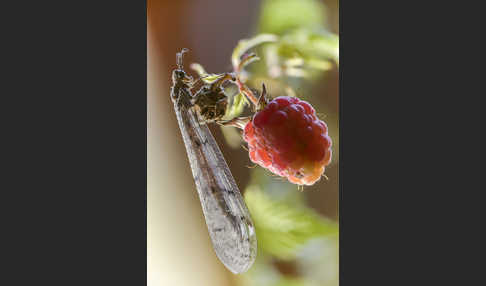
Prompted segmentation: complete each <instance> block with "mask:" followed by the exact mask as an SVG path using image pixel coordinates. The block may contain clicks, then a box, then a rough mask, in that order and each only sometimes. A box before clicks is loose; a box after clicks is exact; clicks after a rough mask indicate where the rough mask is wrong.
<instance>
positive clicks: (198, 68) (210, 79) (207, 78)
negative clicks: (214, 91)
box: [190, 63, 225, 84]
mask: <svg viewBox="0 0 486 286" xmlns="http://www.w3.org/2000/svg"><path fill="white" fill-rule="evenodd" d="M190 67H191V69H192V70H194V71H195V72H196V73H197V74H198V75H199V77H200V78H201V80H202V81H203V82H204V83H207V84H211V83H214V82H216V81H217V80H218V79H221V78H223V77H224V76H225V75H224V74H208V73H207V72H206V70H205V69H204V67H203V66H202V65H200V64H198V63H192V64H191V66H190Z"/></svg>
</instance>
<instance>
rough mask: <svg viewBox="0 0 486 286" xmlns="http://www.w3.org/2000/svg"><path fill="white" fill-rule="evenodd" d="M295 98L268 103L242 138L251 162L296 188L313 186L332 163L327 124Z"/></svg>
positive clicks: (309, 106)
mask: <svg viewBox="0 0 486 286" xmlns="http://www.w3.org/2000/svg"><path fill="white" fill-rule="evenodd" d="M315 113H316V112H315V110H314V108H312V106H311V105H310V104H309V103H307V102H305V101H303V100H300V99H298V98H297V97H288V96H280V97H277V98H275V99H273V100H272V101H270V102H269V103H268V104H267V106H265V108H264V109H263V110H261V111H259V112H257V113H256V114H255V116H254V117H253V119H252V121H250V122H248V124H246V126H245V129H244V133H243V138H244V140H245V141H246V142H247V143H248V147H249V152H250V159H251V161H252V162H254V163H257V164H258V165H260V166H262V167H264V168H267V169H268V170H270V171H271V172H272V173H274V174H277V175H279V176H282V177H286V178H287V179H288V180H289V181H290V182H292V183H294V184H298V185H313V184H314V183H315V182H317V181H318V180H319V179H320V178H321V175H322V173H324V169H325V167H326V166H327V165H329V163H330V161H331V153H332V152H331V138H330V137H329V136H328V134H327V126H326V123H324V122H323V121H321V120H319V119H318V118H317V117H316V115H315Z"/></svg>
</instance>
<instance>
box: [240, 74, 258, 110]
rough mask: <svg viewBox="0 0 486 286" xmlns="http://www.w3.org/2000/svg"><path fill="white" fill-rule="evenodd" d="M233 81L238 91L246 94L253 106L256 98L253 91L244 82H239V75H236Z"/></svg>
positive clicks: (256, 100) (255, 103)
mask: <svg viewBox="0 0 486 286" xmlns="http://www.w3.org/2000/svg"><path fill="white" fill-rule="evenodd" d="M235 83H236V85H237V86H238V89H239V90H240V92H241V93H243V94H244V95H245V96H246V98H248V99H249V100H250V101H251V102H252V103H253V104H254V105H255V106H257V105H258V98H256V96H255V95H254V94H253V92H252V91H251V90H250V89H249V88H248V87H247V86H246V85H245V84H244V83H242V82H241V80H240V77H239V76H236V81H235Z"/></svg>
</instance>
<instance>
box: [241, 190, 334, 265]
mask: <svg viewBox="0 0 486 286" xmlns="http://www.w3.org/2000/svg"><path fill="white" fill-rule="evenodd" d="M245 201H246V203H247V205H248V208H249V210H250V213H251V216H252V219H253V222H254V224H255V228H256V233H257V238H258V248H259V249H260V248H261V250H262V251H263V252H266V253H269V254H271V255H273V256H275V257H277V258H279V259H282V260H290V259H294V258H295V257H296V255H297V253H298V251H299V250H301V248H302V247H303V246H304V245H305V244H306V243H307V242H308V241H309V240H310V239H312V238H316V237H323V236H328V235H337V234H338V225H337V223H335V222H333V221H330V220H327V219H325V218H323V217H321V216H319V215H318V214H317V213H316V212H314V211H313V210H312V209H309V208H307V207H305V206H302V205H298V206H296V205H292V204H289V203H285V202H279V201H273V200H272V199H270V197H268V196H267V195H265V194H264V193H263V192H262V191H261V190H260V189H259V188H258V187H256V186H250V187H249V188H248V189H247V190H246V192H245Z"/></svg>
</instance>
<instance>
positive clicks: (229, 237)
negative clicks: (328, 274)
mask: <svg viewBox="0 0 486 286" xmlns="http://www.w3.org/2000/svg"><path fill="white" fill-rule="evenodd" d="M184 52H186V49H183V50H182V51H181V52H180V53H177V56H176V59H177V69H175V70H174V71H173V73H172V82H173V85H172V87H171V98H172V101H173V103H174V109H175V113H176V116H177V121H178V123H179V128H180V130H181V134H182V138H183V140H184V145H185V147H186V151H187V156H188V158H189V162H190V165H191V170H192V174H193V177H194V181H195V183H196V188H197V192H198V195H199V199H200V202H201V206H202V210H203V213H204V218H205V220H206V224H207V227H208V231H209V235H210V237H211V241H212V244H213V248H214V251H215V252H216V255H217V257H218V258H219V259H220V261H221V262H222V263H223V264H224V265H225V266H226V267H227V268H228V269H229V270H230V271H231V272H233V273H236V274H237V273H242V272H246V271H247V270H248V269H249V268H250V267H251V265H252V264H253V262H254V261H255V258H256V253H257V240H256V234H255V228H254V225H253V222H252V220H251V217H250V213H249V211H248V208H247V206H246V204H245V202H244V200H243V197H242V195H241V193H240V191H239V189H238V186H237V185H236V182H235V180H234V178H233V176H232V174H231V171H230V170H229V168H228V165H227V164H226V161H225V160H224V157H223V155H222V153H221V151H220V149H219V147H218V145H217V143H216V141H215V140H214V137H213V136H212V134H211V132H210V131H209V129H208V127H207V125H206V124H204V123H206V122H220V121H222V117H223V116H224V114H225V112H226V108H227V105H228V98H227V97H226V95H225V94H224V92H223V88H222V85H223V83H225V82H226V81H228V80H234V78H233V76H232V74H229V73H228V74H224V75H222V76H221V77H219V78H218V79H217V80H216V81H214V82H212V83H210V84H204V85H203V86H202V87H201V88H200V89H199V91H198V92H197V93H196V94H195V95H194V96H193V95H192V92H191V89H192V88H193V87H194V86H195V83H196V82H197V81H194V80H193V78H192V77H190V76H189V75H187V74H186V72H185V71H184V69H183V66H182V55H183V53H184ZM201 121H202V122H201Z"/></svg>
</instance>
